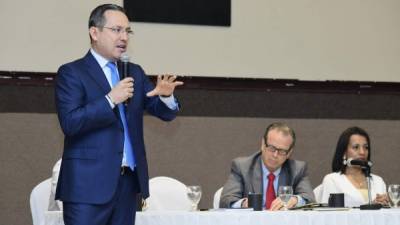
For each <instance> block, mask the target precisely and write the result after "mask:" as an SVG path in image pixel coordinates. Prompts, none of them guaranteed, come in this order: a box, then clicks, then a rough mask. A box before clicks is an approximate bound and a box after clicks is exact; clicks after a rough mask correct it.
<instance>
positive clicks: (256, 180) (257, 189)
mask: <svg viewBox="0 0 400 225" xmlns="http://www.w3.org/2000/svg"><path fill="white" fill-rule="evenodd" d="M254 160H255V163H254V168H253V173H252V174H253V179H252V185H253V187H252V188H253V192H254V193H261V194H262V179H263V178H262V167H261V157H260V155H258V156H257V157H256V158H255V159H254Z"/></svg>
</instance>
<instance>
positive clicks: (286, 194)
mask: <svg viewBox="0 0 400 225" xmlns="http://www.w3.org/2000/svg"><path fill="white" fill-rule="evenodd" d="M278 196H279V198H280V199H281V201H282V202H283V210H287V204H288V202H289V200H290V198H291V197H292V196H293V188H292V187H291V186H279V188H278Z"/></svg>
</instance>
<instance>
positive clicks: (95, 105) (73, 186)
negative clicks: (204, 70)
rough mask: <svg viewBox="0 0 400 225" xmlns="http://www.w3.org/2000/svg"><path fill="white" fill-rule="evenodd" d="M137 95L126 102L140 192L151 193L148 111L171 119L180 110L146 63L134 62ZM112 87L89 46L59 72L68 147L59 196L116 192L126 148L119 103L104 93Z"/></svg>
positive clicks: (85, 199)
mask: <svg viewBox="0 0 400 225" xmlns="http://www.w3.org/2000/svg"><path fill="white" fill-rule="evenodd" d="M129 74H130V76H132V77H133V78H134V96H133V98H132V99H131V100H130V103H129V104H128V106H127V108H126V117H127V124H128V129H129V134H130V137H131V141H132V145H133V149H134V154H135V157H136V168H135V169H136V171H137V175H138V181H139V185H140V187H139V188H140V192H141V193H142V196H143V197H144V198H147V197H148V196H149V188H148V179H149V177H148V168H147V159H146V152H145V146H144V140H143V112H144V111H145V110H146V111H147V112H148V113H149V114H152V115H155V116H157V117H159V118H161V119H162V120H165V121H170V120H173V119H174V118H175V116H176V111H177V110H171V109H169V108H168V107H167V106H166V105H165V104H164V103H163V102H162V101H161V100H160V98H159V97H158V96H156V97H151V98H148V97H146V93H147V92H149V91H151V90H153V88H154V86H153V84H152V83H151V82H150V81H149V80H148V78H147V76H146V75H145V73H144V71H143V69H142V68H141V67H140V66H139V65H136V64H132V63H131V64H130V66H129ZM110 90H111V87H110V85H109V83H108V82H107V79H106V77H105V74H104V72H103V70H102V69H101V68H100V65H99V64H98V62H97V61H96V60H95V58H94V57H93V55H92V54H91V53H90V52H88V53H87V54H86V56H84V57H83V58H81V59H78V60H76V61H74V62H71V63H68V64H65V65H62V66H61V67H60V68H59V70H58V73H57V78H56V89H55V100H56V108H57V113H58V119H59V122H60V125H61V128H62V131H63V132H64V135H65V139H64V153H63V157H62V158H63V160H62V165H61V170H60V175H59V179H58V185H57V191H56V199H60V200H62V201H66V202H77V203H90V204H102V203H106V202H108V201H109V200H111V198H112V196H113V195H114V193H115V190H116V187H117V183H118V179H119V177H120V167H121V162H122V153H123V143H124V141H123V139H124V131H123V125H122V121H121V120H120V116H119V112H118V107H115V108H114V109H112V108H111V107H110V105H109V103H108V101H107V99H106V98H105V95H106V94H107V93H109V92H110Z"/></svg>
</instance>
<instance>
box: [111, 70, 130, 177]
mask: <svg viewBox="0 0 400 225" xmlns="http://www.w3.org/2000/svg"><path fill="white" fill-rule="evenodd" d="M107 67H108V68H110V70H111V83H112V86H113V87H115V85H117V84H118V82H119V75H118V71H117V67H116V66H115V63H113V62H109V63H107ZM117 106H118V111H119V115H120V117H121V121H122V124H123V126H124V157H125V163H126V164H127V165H128V166H129V167H130V168H131V169H132V171H133V170H134V168H135V155H134V154H133V148H132V142H131V139H130V137H129V130H128V124H127V123H126V117H125V109H124V106H123V104H122V103H120V104H118V105H117Z"/></svg>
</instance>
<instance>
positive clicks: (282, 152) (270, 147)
mask: <svg viewBox="0 0 400 225" xmlns="http://www.w3.org/2000/svg"><path fill="white" fill-rule="evenodd" d="M265 147H266V149H267V150H268V151H270V152H272V153H275V152H278V154H279V155H282V156H286V155H287V154H289V152H290V149H288V150H286V149H281V148H277V147H275V146H273V145H269V144H265Z"/></svg>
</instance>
